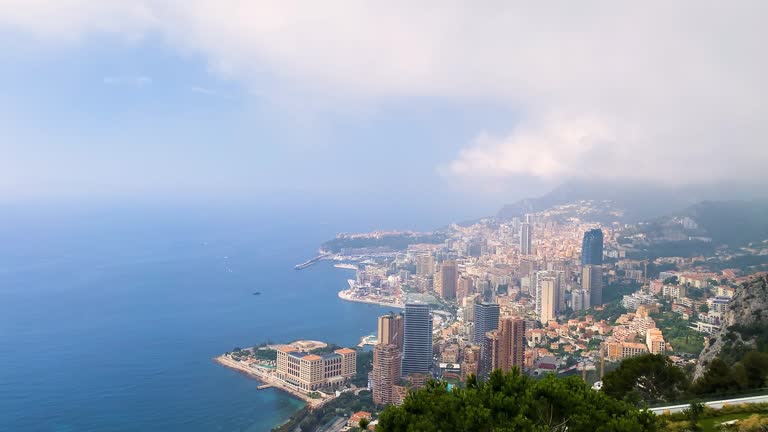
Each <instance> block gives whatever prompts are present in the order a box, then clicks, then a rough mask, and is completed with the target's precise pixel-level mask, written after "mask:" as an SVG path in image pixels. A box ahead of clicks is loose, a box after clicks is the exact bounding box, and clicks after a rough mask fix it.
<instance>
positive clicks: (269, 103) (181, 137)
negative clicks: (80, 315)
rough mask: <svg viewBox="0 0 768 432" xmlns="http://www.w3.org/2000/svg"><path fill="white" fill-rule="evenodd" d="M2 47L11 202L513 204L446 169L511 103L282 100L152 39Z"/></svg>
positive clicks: (509, 117)
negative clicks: (8, 56)
mask: <svg viewBox="0 0 768 432" xmlns="http://www.w3.org/2000/svg"><path fill="white" fill-rule="evenodd" d="M15 36H16V37H18V35H15ZM5 40H6V42H9V41H11V40H14V38H11V37H9V38H5ZM25 44H29V45H28V46H33V47H34V46H35V43H34V42H33V41H25ZM9 45H15V46H9ZM4 48H7V49H10V50H18V51H16V52H15V53H14V54H15V55H14V58H13V61H11V62H8V63H6V64H5V65H4V67H3V68H2V69H1V70H0V82H2V83H3V87H4V91H3V92H2V94H1V95H0V103H1V104H2V105H3V106H4V107H5V109H3V111H4V112H3V114H4V117H6V121H5V122H3V123H5V124H4V125H3V129H5V132H6V133H5V134H4V135H5V136H6V139H4V141H5V142H4V143H3V147H4V148H5V153H6V158H4V159H5V163H4V164H3V165H4V167H3V172H4V174H0V176H1V177H0V179H2V182H1V183H2V188H1V189H0V191H2V195H3V198H4V199H5V200H10V201H15V200H27V199H30V200H33V201H40V200H43V201H44V200H48V199H54V200H61V199H75V200H100V199H110V200H111V199H120V198H123V197H125V198H129V199H133V200H139V201H140V200H142V199H147V200H150V201H153V200H158V199H160V200H165V199H171V200H173V199H180V200H192V201H194V200H196V199H199V200H202V201H209V200H222V201H229V200H234V201H248V200H249V198H248V197H252V198H253V199H254V200H258V199H261V198H262V197H263V196H268V195H285V196H286V199H298V200H301V199H312V200H314V199H316V198H317V197H318V196H320V197H323V196H327V197H328V199H336V198H334V197H340V196H343V197H345V198H344V199H346V200H350V199H351V200H355V199H356V198H355V197H358V199H360V201H361V202H363V203H364V205H369V206H370V205H375V203H376V202H377V201H380V202H381V203H382V204H384V203H386V202H387V201H388V200H387V197H389V198H391V200H390V201H391V202H392V203H393V204H391V205H395V206H402V207H404V208H405V207H407V206H408V205H409V204H416V203H417V202H418V201H419V200H424V199H434V200H435V201H439V200H451V199H452V198H455V196H456V195H458V197H459V198H460V199H461V200H464V201H465V203H464V204H463V205H461V206H464V207H467V206H469V207H471V206H478V207H477V208H476V209H474V210H473V209H471V208H470V209H465V210H461V209H458V211H457V213H458V214H459V215H472V214H478V215H480V214H483V213H482V212H483V211H491V210H492V209H495V207H496V206H497V205H499V204H500V203H502V202H504V197H494V196H486V197H482V198H481V199H476V197H473V196H472V195H471V194H467V191H466V190H465V189H463V188H462V186H461V185H460V184H456V182H454V181H453V180H452V179H451V178H448V177H446V176H443V175H441V174H440V173H439V167H440V165H441V164H447V163H449V162H450V160H451V158H452V157H453V156H455V154H456V152H458V151H459V149H460V148H461V147H462V146H463V145H464V144H465V143H466V142H467V141H469V140H471V139H472V138H473V135H474V134H475V133H476V131H477V130H479V129H488V128H493V127H499V128H501V127H502V125H504V126H506V125H508V124H509V122H510V121H513V120H514V118H515V113H514V111H513V110H512V109H509V108H507V107H503V106H499V105H496V106H494V105H493V104H489V103H457V102H454V101H449V100H439V99H438V100H434V99H430V98H426V97H417V98H392V99H388V100H386V101H384V102H382V103H365V104H362V103H360V104H353V105H350V106H345V107H343V108H329V107H327V106H325V103H323V102H322V101H321V102H319V103H317V106H296V105H295V104H293V103H290V104H286V105H284V104H283V103H282V102H281V101H279V100H275V99H274V98H273V97H272V96H273V95H270V96H266V97H265V96H263V95H261V94H259V92H258V88H259V87H262V86H263V87H264V88H267V89H268V88H269V87H270V85H272V83H270V80H269V78H264V80H263V81H261V82H258V83H255V84H254V83H249V84H250V86H249V87H245V86H244V85H242V84H241V83H240V82H238V81H237V80H231V79H226V78H221V77H218V76H217V75H216V74H213V73H211V72H210V70H209V68H208V65H207V63H206V61H205V60H204V59H201V58H199V57H198V56H195V55H184V54H180V53H178V52H176V51H173V50H171V49H169V48H168V47H167V46H165V44H164V43H163V42H162V41H160V40H152V39H150V40H143V41H140V42H132V41H131V42H125V41H123V40H120V39H118V38H100V39H98V40H95V39H88V40H85V41H83V42H81V43H77V44H73V45H69V46H65V47H63V48H58V49H56V50H55V51H52V50H50V49H47V48H46V47H39V46H38V48H37V49H34V48H33V50H32V51H27V52H23V51H25V50H23V49H22V50H19V46H18V45H16V44H15V43H14V44H7V45H6V47H4ZM312 103H313V102H312V101H309V105H312ZM305 195H310V196H305ZM273 198H274V197H273ZM438 204H439V203H438ZM446 204H447V203H446ZM454 204H457V203H451V205H445V206H439V207H446V208H451V207H454ZM456 207H460V206H456ZM454 208H455V207H454Z"/></svg>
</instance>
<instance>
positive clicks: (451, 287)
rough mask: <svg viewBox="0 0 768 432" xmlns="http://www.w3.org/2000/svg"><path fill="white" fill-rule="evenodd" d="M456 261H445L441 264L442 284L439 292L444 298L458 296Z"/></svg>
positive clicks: (451, 298) (448, 298) (449, 298)
mask: <svg viewBox="0 0 768 432" xmlns="http://www.w3.org/2000/svg"><path fill="white" fill-rule="evenodd" d="M456 273H457V266H456V261H445V262H443V263H442V264H440V286H439V291H438V292H437V293H438V294H439V295H440V297H441V298H442V299H443V300H453V299H455V298H456V281H457V276H458V275H457V274H456Z"/></svg>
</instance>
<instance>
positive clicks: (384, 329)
mask: <svg viewBox="0 0 768 432" xmlns="http://www.w3.org/2000/svg"><path fill="white" fill-rule="evenodd" d="M378 327H379V331H378V335H377V336H378V338H377V340H378V343H379V344H380V345H395V346H397V349H398V350H400V351H402V350H403V338H404V335H405V330H404V318H403V314H402V313H398V314H396V313H394V312H392V313H389V314H387V315H382V316H380V317H379V326H378Z"/></svg>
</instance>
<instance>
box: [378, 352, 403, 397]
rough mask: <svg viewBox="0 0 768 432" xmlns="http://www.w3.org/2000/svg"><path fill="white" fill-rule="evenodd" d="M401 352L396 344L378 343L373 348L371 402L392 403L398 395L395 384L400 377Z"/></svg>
mask: <svg viewBox="0 0 768 432" xmlns="http://www.w3.org/2000/svg"><path fill="white" fill-rule="evenodd" d="M401 362H402V354H401V353H400V350H399V349H398V347H397V345H394V344H383V345H382V344H379V345H376V346H375V347H374V348H373V372H372V373H373V402H374V403H376V404H383V405H388V404H394V403H397V401H398V397H397V392H396V391H395V386H396V385H397V384H398V383H399V382H400V378H401Z"/></svg>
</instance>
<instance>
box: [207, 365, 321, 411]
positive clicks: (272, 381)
mask: <svg viewBox="0 0 768 432" xmlns="http://www.w3.org/2000/svg"><path fill="white" fill-rule="evenodd" d="M213 361H214V362H216V363H218V364H220V365H222V366H224V367H228V368H230V369H234V370H236V371H238V372H242V373H244V374H246V375H248V376H250V377H251V378H255V379H257V380H258V381H260V382H261V383H263V384H264V385H265V386H268V387H271V388H274V389H277V390H282V391H283V392H285V393H288V394H289V395H291V396H293V397H295V398H297V399H300V400H301V401H303V402H304V403H306V404H307V406H309V408H310V409H315V408H317V407H320V406H322V405H323V404H325V403H326V402H328V401H330V400H332V399H334V398H333V397H327V398H323V399H313V398H311V397H309V396H307V395H306V394H304V393H303V392H301V391H299V390H296V389H294V388H293V387H291V386H290V385H288V384H286V383H284V382H283V381H281V380H279V379H277V378H276V377H273V376H271V374H270V373H269V372H266V371H261V370H259V369H257V368H251V367H249V366H247V365H245V364H243V363H241V362H238V361H235V360H232V359H231V358H229V357H227V356H226V355H225V354H222V355H220V356H218V357H214V358H213ZM263 388H267V387H263Z"/></svg>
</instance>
